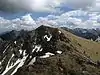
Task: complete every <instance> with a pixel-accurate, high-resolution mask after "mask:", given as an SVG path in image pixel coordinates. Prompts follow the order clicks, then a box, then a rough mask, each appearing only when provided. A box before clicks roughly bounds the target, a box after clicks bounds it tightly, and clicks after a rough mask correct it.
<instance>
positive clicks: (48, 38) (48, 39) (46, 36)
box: [44, 34, 52, 41]
mask: <svg viewBox="0 0 100 75" xmlns="http://www.w3.org/2000/svg"><path fill="white" fill-rule="evenodd" d="M45 38H46V39H47V41H50V40H51V38H52V35H51V34H50V37H48V35H45V36H44V39H45Z"/></svg>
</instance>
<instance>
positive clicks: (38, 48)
mask: <svg viewBox="0 0 100 75" xmlns="http://www.w3.org/2000/svg"><path fill="white" fill-rule="evenodd" d="M34 51H36V52H39V51H41V45H35V48H34V49H33V50H32V53H33V52H34Z"/></svg>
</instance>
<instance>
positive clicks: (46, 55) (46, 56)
mask: <svg viewBox="0 0 100 75" xmlns="http://www.w3.org/2000/svg"><path fill="white" fill-rule="evenodd" d="M53 55H54V54H53V53H50V52H48V53H45V55H44V56H40V58H48V57H50V56H53Z"/></svg>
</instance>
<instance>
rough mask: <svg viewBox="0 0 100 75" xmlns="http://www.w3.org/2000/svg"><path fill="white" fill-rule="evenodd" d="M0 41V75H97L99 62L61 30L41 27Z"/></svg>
mask: <svg viewBox="0 0 100 75" xmlns="http://www.w3.org/2000/svg"><path fill="white" fill-rule="evenodd" d="M9 35H11V36H9ZM0 38H1V40H0V74H1V75H100V62H99V61H96V60H94V58H93V57H92V56H88V55H87V52H88V51H86V50H88V49H86V48H85V47H86V46H84V45H83V44H82V43H81V42H79V39H78V41H77V40H76V38H78V37H76V36H74V35H73V34H71V33H69V32H67V31H64V30H63V29H58V28H51V27H47V26H43V25H42V26H40V27H38V28H37V29H35V30H32V31H24V30H22V31H11V32H7V33H5V34H3V35H1V36H0ZM86 42H87V40H86ZM93 45H94V44H93ZM97 54H99V52H97Z"/></svg>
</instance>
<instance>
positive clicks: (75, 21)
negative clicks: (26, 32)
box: [38, 10, 100, 28]
mask: <svg viewBox="0 0 100 75" xmlns="http://www.w3.org/2000/svg"><path fill="white" fill-rule="evenodd" d="M48 16H49V17H48ZM48 16H47V17H40V18H39V19H38V23H40V24H41V23H43V24H49V25H55V26H65V27H70V28H77V27H78V28H99V27H100V14H98V13H96V12H92V13H91V12H87V11H83V10H74V11H70V12H65V13H63V14H61V15H59V16H55V15H48Z"/></svg>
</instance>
